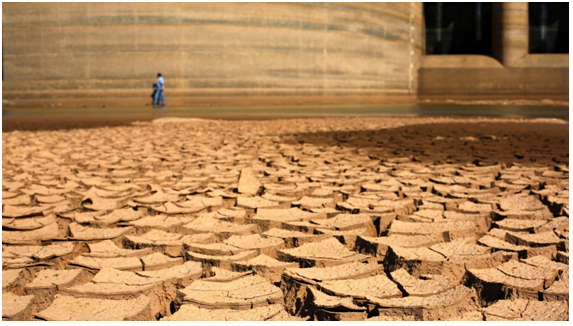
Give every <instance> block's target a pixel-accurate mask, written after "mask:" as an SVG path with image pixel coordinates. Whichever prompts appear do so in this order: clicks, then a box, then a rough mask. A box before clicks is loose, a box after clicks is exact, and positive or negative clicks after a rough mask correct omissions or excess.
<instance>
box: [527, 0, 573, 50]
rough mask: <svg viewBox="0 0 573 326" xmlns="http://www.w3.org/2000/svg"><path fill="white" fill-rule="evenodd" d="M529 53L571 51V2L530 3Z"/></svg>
mask: <svg viewBox="0 0 573 326" xmlns="http://www.w3.org/2000/svg"><path fill="white" fill-rule="evenodd" d="M529 53H569V3H568V2H530V3H529Z"/></svg>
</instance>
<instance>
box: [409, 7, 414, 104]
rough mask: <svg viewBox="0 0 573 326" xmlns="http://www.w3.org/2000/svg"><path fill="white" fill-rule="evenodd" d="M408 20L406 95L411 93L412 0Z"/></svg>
mask: <svg viewBox="0 0 573 326" xmlns="http://www.w3.org/2000/svg"><path fill="white" fill-rule="evenodd" d="M408 16H409V22H408V29H409V30H410V33H409V35H410V37H409V40H408V41H409V49H408V58H409V60H408V64H409V66H408V95H412V80H413V78H412V77H413V76H412V71H413V64H412V41H413V40H412V37H413V35H412V34H413V31H414V26H412V2H410V7H409V10H408Z"/></svg>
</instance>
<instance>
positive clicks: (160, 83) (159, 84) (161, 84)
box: [157, 76, 165, 90]
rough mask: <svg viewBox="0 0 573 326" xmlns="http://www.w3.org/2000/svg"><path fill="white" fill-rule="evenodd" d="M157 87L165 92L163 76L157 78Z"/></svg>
mask: <svg viewBox="0 0 573 326" xmlns="http://www.w3.org/2000/svg"><path fill="white" fill-rule="evenodd" d="M157 86H158V87H159V89H160V90H165V84H164V83H163V76H161V77H159V78H157Z"/></svg>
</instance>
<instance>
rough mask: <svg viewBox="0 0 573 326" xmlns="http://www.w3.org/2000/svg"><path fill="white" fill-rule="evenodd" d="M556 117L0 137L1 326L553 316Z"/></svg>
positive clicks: (563, 198) (560, 208)
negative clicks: (11, 323) (11, 324)
mask: <svg viewBox="0 0 573 326" xmlns="http://www.w3.org/2000/svg"><path fill="white" fill-rule="evenodd" d="M568 127H569V125H568V123H567V122H563V121H543V120H541V121H540V120H536V121H525V122H524V121H513V120H500V119H497V120H492V119H487V120H486V119H465V120H462V119H448V118H434V119H429V118H415V119H404V118H352V119H349V118H337V119H316V120H313V119H309V120H274V121H188V122H181V121H177V120H174V121H171V122H170V121H169V120H157V121H154V122H153V123H137V124H135V125H133V126H123V127H113V128H95V129H75V130H60V131H36V132H22V131H16V132H10V133H3V135H2V154H3V155H2V319H3V320H383V321H391V320H568V319H569V307H568V306H569V304H568V302H569V153H568Z"/></svg>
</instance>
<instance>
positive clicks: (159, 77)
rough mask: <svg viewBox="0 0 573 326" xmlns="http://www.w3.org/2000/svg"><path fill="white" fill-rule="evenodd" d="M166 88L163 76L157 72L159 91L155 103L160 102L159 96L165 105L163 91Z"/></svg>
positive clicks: (156, 93)
mask: <svg viewBox="0 0 573 326" xmlns="http://www.w3.org/2000/svg"><path fill="white" fill-rule="evenodd" d="M164 90H165V83H164V82H163V77H162V76H161V74H160V73H158V74H157V92H155V99H154V101H153V105H157V104H159V98H161V103H163V106H165V96H164V95H163V91H164Z"/></svg>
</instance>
